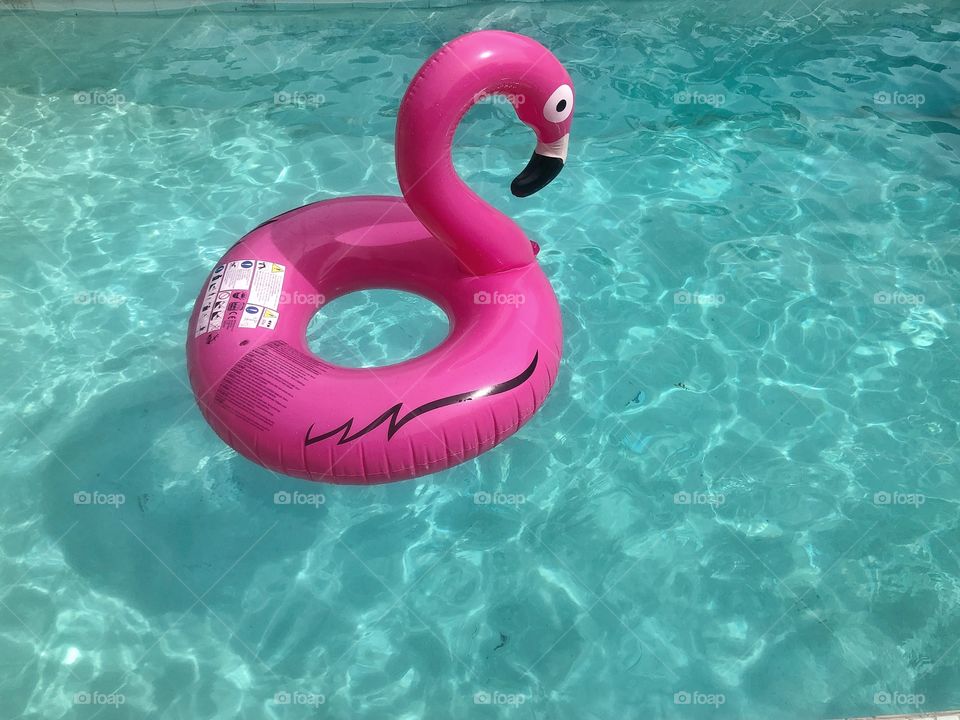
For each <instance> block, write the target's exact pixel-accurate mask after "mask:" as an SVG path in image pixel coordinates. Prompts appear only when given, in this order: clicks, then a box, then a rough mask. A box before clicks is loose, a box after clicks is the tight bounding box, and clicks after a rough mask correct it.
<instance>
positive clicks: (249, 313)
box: [240, 305, 263, 328]
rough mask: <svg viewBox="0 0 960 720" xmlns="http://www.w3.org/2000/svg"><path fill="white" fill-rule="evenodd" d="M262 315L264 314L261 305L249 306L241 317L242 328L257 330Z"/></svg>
mask: <svg viewBox="0 0 960 720" xmlns="http://www.w3.org/2000/svg"><path fill="white" fill-rule="evenodd" d="M261 314H263V308H262V307H260V306H259V305H247V306H246V307H245V308H244V309H243V315H241V316H240V327H242V328H255V327H256V326H257V323H258V322H260V315H261Z"/></svg>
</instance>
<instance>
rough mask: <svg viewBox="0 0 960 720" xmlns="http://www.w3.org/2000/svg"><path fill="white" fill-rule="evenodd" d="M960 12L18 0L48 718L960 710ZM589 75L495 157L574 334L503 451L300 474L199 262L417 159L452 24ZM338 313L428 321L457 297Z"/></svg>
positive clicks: (43, 694) (22, 594) (342, 321)
mask: <svg viewBox="0 0 960 720" xmlns="http://www.w3.org/2000/svg"><path fill="white" fill-rule="evenodd" d="M958 16H960V11H958V9H957V8H956V7H955V6H954V7H951V6H950V5H949V4H947V3H931V4H926V5H923V6H919V5H910V4H896V3H889V4H883V5H877V4H876V3H858V4H851V5H849V6H847V7H846V9H842V10H841V9H837V8H829V9H828V8H826V7H825V6H823V5H820V6H812V5H810V6H808V5H806V4H804V3H795V4H791V3H789V2H784V3H776V4H774V5H771V6H769V8H768V9H766V10H759V9H757V8H756V7H754V6H752V5H751V4H748V3H734V4H726V3H715V2H711V3H706V4H703V3H692V2H683V3H661V2H649V3H626V2H604V3H597V4H585V3H551V4H546V5H544V4H502V5H501V4H484V5H480V6H465V7H461V8H451V9H446V10H429V9H414V8H410V9H408V8H406V7H403V6H397V7H395V8H394V9H393V10H390V11H387V12H384V11H383V10H376V9H364V10H360V9H343V10H339V9H325V10H322V11H318V12H316V13H294V12H289V13H288V12H278V13H269V14H260V13H234V12H219V11H217V10H216V9H213V10H208V9H204V10H200V11H198V12H189V13H187V14H184V15H180V14H173V15H164V16H160V17H131V16H122V15H121V16H111V17H96V18H93V17H88V16H81V17H72V16H66V15H44V14H33V13H18V14H16V15H5V16H4V17H3V22H2V23H0V47H2V48H4V50H7V52H3V53H0V78H3V81H2V86H3V88H2V92H0V118H2V123H0V132H2V133H3V139H4V143H3V146H2V149H0V223H2V232H3V235H2V237H3V241H4V242H3V248H4V250H5V253H6V257H5V263H4V265H3V270H2V271H0V283H2V284H0V323H2V327H3V331H2V338H3V341H4V342H3V348H4V352H3V354H2V355H0V370H2V376H3V377H4V378H5V379H6V383H5V389H4V392H3V396H2V400H0V403H2V405H0V407H2V413H3V417H4V422H3V425H2V428H3V432H4V443H3V453H4V456H3V460H2V467H3V468H4V471H5V472H4V474H5V480H6V482H4V483H3V484H2V486H0V493H2V495H0V498H2V502H0V533H2V534H0V537H2V546H0V572H2V578H3V580H2V585H0V588H2V589H0V601H2V604H0V658H2V660H0V662H2V663H3V665H4V671H3V672H2V673H0V698H2V699H3V701H4V707H5V709H6V711H7V712H9V713H10V716H11V717H17V716H21V715H22V716H25V717H36V718H41V717H43V718H50V717H70V718H73V717H78V718H79V717H100V718H110V717H123V718H147V717H163V718H191V719H195V718H213V717H218V718H219V717H223V718H233V717H241V718H263V717H277V718H295V717H330V718H418V717H427V718H432V717H455V718H488V717H503V718H507V717H529V718H603V719H607V718H610V719H615V718H622V717H633V716H636V717H665V718H673V717H678V718H681V717H717V718H723V717H731V718H733V717H763V716H771V717H772V716H776V717H787V718H811V717H817V718H828V717H842V716H851V715H868V714H869V715H873V714H890V713H895V712H908V711H920V710H936V709H946V708H950V707H957V706H960V647H958V638H960V619H958V616H957V612H956V608H957V598H958V597H960V559H958V555H957V548H958V541H960V522H958V518H957V506H958V502H960V491H958V488H957V483H956V477H957V474H956V470H955V467H956V462H957V459H958V455H960V452H958V448H957V444H958V442H960V435H958V426H957V414H958V406H960V370H958V367H960V362H958V360H960V345H958V337H960V334H958V333H960V327H958V324H957V323H958V313H957V306H956V304H955V298H956V294H957V291H958V288H960V251H958V241H960V237H958V236H957V228H958V227H960V210H958V199H960V198H958V196H960V191H958V182H957V179H958V168H960V156H958V152H960V135H958V132H960V131H958V120H957V113H958V110H957V97H958V95H957V92H958V88H960V76H958V66H960V49H958V48H960V46H958V44H957V40H958V38H960V17H958ZM478 27H498V28H505V29H511V30H515V31H518V32H523V33H527V34H530V35H532V36H533V37H535V38H537V39H539V40H540V41H541V42H543V43H544V44H546V45H547V46H548V47H550V49H551V50H552V51H553V52H554V53H555V54H556V55H557V56H558V57H559V58H560V59H561V61H563V63H564V64H565V65H566V67H567V68H568V69H569V70H570V72H571V75H572V76H573V78H574V81H575V83H576V86H577V92H578V109H577V118H576V121H575V124H574V129H573V137H572V143H571V155H570V162H569V163H568V166H567V167H566V168H565V169H564V171H563V173H562V174H561V176H560V177H559V178H558V180H557V181H555V182H554V183H553V184H552V185H551V186H550V187H549V188H547V189H546V190H544V191H543V192H541V193H540V194H538V195H536V196H534V197H532V198H527V199H524V200H518V199H513V198H511V197H510V196H509V192H508V189H507V188H508V186H509V182H510V179H511V178H512V177H513V175H514V174H515V173H516V172H517V171H518V170H519V169H520V168H521V167H522V165H523V163H524V162H525V161H526V159H527V157H528V156H529V153H530V149H531V147H532V139H531V136H530V134H529V133H528V132H527V131H526V130H525V129H524V128H523V127H522V126H521V125H520V124H519V123H518V122H516V120H515V119H514V118H513V117H512V113H511V112H508V109H506V108H505V107H504V106H502V105H500V104H497V103H486V104H483V105H481V106H478V107H477V108H475V109H474V110H473V111H471V113H470V114H469V115H468V117H467V119H466V121H465V123H464V125H463V126H462V128H461V132H460V136H459V138H458V146H457V147H458V149H457V154H456V160H457V165H458V167H459V169H460V170H461V172H462V174H463V175H464V176H466V177H467V178H468V180H469V182H470V183H471V184H472V185H473V187H475V188H477V189H478V191H479V192H480V193H481V194H482V195H483V196H484V197H485V198H487V199H488V200H490V201H491V202H493V203H494V204H496V205H497V206H498V207H499V208H501V209H503V210H504V211H505V212H507V213H508V214H510V215H512V216H514V217H516V218H518V220H519V222H520V223H521V225H522V226H523V227H524V228H525V229H526V230H527V232H528V233H529V234H530V235H531V237H534V238H535V239H537V240H538V241H539V242H540V244H541V245H542V246H543V251H542V252H541V254H540V259H541V261H542V263H543V265H544V267H545V270H546V272H547V274H548V276H549V277H550V279H551V281H552V282H553V285H554V288H555V290H556V291H557V295H558V297H559V299H560V302H561V305H562V308H563V313H564V323H565V333H566V339H565V358H564V362H563V365H562V367H561V373H560V377H559V379H558V381H557V386H556V387H555V388H554V390H553V392H552V394H551V396H550V398H549V400H548V401H547V403H546V405H545V406H544V408H543V409H542V410H541V412H540V413H539V414H538V415H537V416H536V417H535V418H534V419H533V420H532V421H531V422H530V423H529V424H528V425H526V426H525V427H524V428H523V429H522V430H521V431H520V432H519V433H518V434H517V435H516V436H514V437H513V438H511V439H510V440H508V441H507V442H505V443H504V444H503V445H502V446H500V447H499V448H497V449H495V450H494V451H492V452H490V453H487V454H485V455H483V456H482V457H480V458H479V459H477V460H475V461H472V462H469V463H467V464H465V465H463V466H460V467H457V468H454V469H452V470H450V471H447V472H444V473H441V474H438V475H435V476H432V477H429V478H425V479H422V480H417V481H411V482H405V483H400V484H396V485H392V486H381V487H371V488H355V487H334V486H326V485H316V486H314V485H308V484H304V483H301V482H298V481H294V480H289V479H284V478H281V477H277V476H275V475H273V474H272V473H269V472H267V471H265V470H262V469H260V468H258V467H256V466H254V465H252V464H251V463H249V462H247V461H246V460H243V459H242V458H239V457H237V456H236V455H235V453H234V452H233V451H231V450H229V449H228V448H226V447H225V446H224V445H223V444H222V443H221V442H220V441H219V440H218V438H217V437H216V436H215V435H214V434H213V432H212V431H211V430H209V428H208V427H207V425H206V423H205V422H204V421H203V419H202V417H201V416H200V414H199V412H198V411H197V410H196V408H195V406H194V401H193V397H192V394H191V392H190V389H189V386H188V382H187V378H186V374H185V360H184V352H183V344H184V338H185V334H186V322H187V318H188V316H189V312H190V309H191V307H192V304H193V300H194V298H195V293H196V291H197V288H198V287H199V286H200V284H201V283H202V282H203V280H204V278H205V277H206V274H207V272H208V271H209V269H210V268H211V267H212V266H213V263H214V262H215V261H216V259H217V258H218V257H220V255H221V254H222V253H223V251H224V250H225V249H226V248H227V247H229V246H230V245H232V244H233V242H235V241H236V239H237V238H238V237H239V236H240V235H242V234H243V233H244V232H246V231H247V230H249V229H250V228H252V227H254V226H255V225H257V224H258V223H260V222H262V221H263V220H265V219H267V218H269V217H271V216H273V215H275V214H277V213H279V212H282V211H283V210H287V209H289V208H291V207H295V206H298V205H301V204H303V203H304V202H306V201H308V200H318V199H324V198H328V197H335V196H338V195H346V194H358V193H364V194H395V193H396V192H397V186H396V176H395V172H394V168H393V164H392V163H393V125H394V122H395V113H396V108H397V104H398V100H399V97H400V96H401V94H402V92H403V90H404V89H405V87H406V83H407V82H408V81H409V79H410V77H411V76H412V74H413V73H414V72H415V71H416V70H417V68H418V67H419V65H420V63H421V62H422V61H423V59H424V58H425V57H427V56H428V55H429V54H430V53H431V52H432V51H433V50H434V49H436V47H438V46H439V45H440V43H441V42H442V41H443V40H446V39H449V38H452V37H454V36H456V35H457V34H460V33H462V32H465V31H467V30H470V29H475V28H478ZM336 305H337V308H336V316H335V317H334V316H333V315H332V313H331V319H330V320H327V319H326V317H325V315H324V314H323V313H321V314H320V315H319V316H318V317H317V318H316V319H315V320H314V322H313V324H312V326H311V331H310V339H311V343H312V346H313V347H314V348H317V349H318V351H322V352H323V353H324V354H325V356H326V357H328V358H329V359H331V360H333V361H336V362H343V363H347V364H358V365H359V364H364V363H367V364H377V363H382V362H385V361H388V360H397V359H400V358H402V357H406V356H409V355H411V354H413V353H416V352H421V351H424V350H426V349H427V348H429V347H431V346H432V345H435V344H436V343H438V342H439V341H440V340H441V339H442V338H443V335H444V331H445V325H444V322H443V318H442V314H441V313H440V311H439V310H437V309H436V308H434V307H433V306H431V305H430V304H429V303H427V302H425V301H421V300H416V299H411V298H410V297H408V296H398V295H396V294H389V293H382V292H381V293H369V294H365V295H361V296H354V297H349V298H344V299H342V300H340V301H337V303H336Z"/></svg>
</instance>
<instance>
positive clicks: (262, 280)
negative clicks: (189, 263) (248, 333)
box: [194, 260, 286, 337]
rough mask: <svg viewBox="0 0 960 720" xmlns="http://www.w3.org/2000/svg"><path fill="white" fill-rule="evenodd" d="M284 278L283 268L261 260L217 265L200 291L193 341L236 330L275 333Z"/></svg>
mask: <svg viewBox="0 0 960 720" xmlns="http://www.w3.org/2000/svg"><path fill="white" fill-rule="evenodd" d="M285 274H286V266H284V265H280V264H278V263H275V262H269V261H265V260H233V261H231V262H229V263H226V264H223V265H218V266H217V267H216V268H214V270H213V273H211V275H210V279H209V280H208V281H207V286H206V288H205V289H204V294H203V301H202V303H201V305H200V313H199V315H198V316H197V326H196V328H195V330H194V337H199V336H200V335H203V334H204V333H206V332H214V331H216V330H234V329H236V328H257V327H260V328H264V329H266V330H273V329H275V328H276V327H277V323H278V322H279V320H280V313H279V311H278V310H279V307H280V299H281V298H282V297H283V278H284V275H285Z"/></svg>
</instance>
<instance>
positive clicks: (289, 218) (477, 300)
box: [187, 31, 573, 485]
mask: <svg viewBox="0 0 960 720" xmlns="http://www.w3.org/2000/svg"><path fill="white" fill-rule="evenodd" d="M572 88H573V83H572V81H571V80H570V77H569V75H568V74H567V72H566V71H565V70H564V69H563V67H562V66H561V65H560V63H559V62H558V61H557V59H556V58H555V57H554V56H553V55H552V54H551V53H550V52H549V51H548V50H547V49H546V48H544V47H543V46H542V45H540V44H538V43H537V42H535V41H533V40H531V39H530V38H527V37H524V36H522V35H516V34H513V33H507V32H500V31H480V32H475V33H470V34H467V35H464V36H462V37H460V38H457V39H456V40H454V41H452V42H450V43H448V44H447V45H445V46H443V47H442V48H441V49H440V50H438V51H437V52H436V53H435V54H434V55H433V56H432V57H431V58H430V59H429V60H428V61H427V62H426V63H425V64H424V66H423V67H422V68H421V69H420V71H419V72H418V73H417V75H416V76H415V77H414V79H413V81H412V82H411V84H410V87H409V89H408V90H407V93H406V95H405V96H404V98H403V101H402V103H401V105H400V111H399V115H398V119H397V134H396V162H397V173H398V177H399V181H400V187H401V190H402V191H403V197H402V198H401V197H381V196H357V197H346V198H339V199H334V200H326V201H322V202H317V203H313V204H310V205H306V206H304V207H300V208H297V209H295V210H291V211H289V212H286V213H284V214H282V215H279V216H277V217H275V218H273V219H272V220H268V221H267V222H265V223H263V224H262V225H260V226H259V227H257V228H256V229H254V230H253V231H251V232H250V233H248V234H247V235H245V236H244V237H243V238H241V239H240V240H239V241H238V242H237V244H236V245H234V246H233V247H232V248H231V249H230V250H229V251H228V252H227V253H226V255H224V256H223V257H222V258H221V259H220V261H219V262H218V263H217V264H216V266H215V268H214V270H213V272H212V273H211V274H210V276H209V277H208V279H207V282H206V284H205V285H204V286H203V288H202V289H201V291H200V295H199V297H198V298H197V302H196V305H195V307H194V310H193V314H192V316H191V319H190V328H189V334H188V339H187V364H188V368H189V373H190V381H191V384H192V386H193V390H194V394H195V395H196V399H197V403H198V405H199V407H200V409H201V411H202V412H203V415H204V417H206V419H207V420H208V422H209V423H210V425H211V426H212V427H213V428H214V430H215V431H216V432H217V434H219V435H220V437H221V438H223V440H224V441H226V442H227V444H229V445H230V446H231V447H233V448H234V449H236V450H237V451H238V452H239V453H241V454H242V455H244V456H246V457H247V458H249V459H251V460H253V461H255V462H257V463H259V464H261V465H263V466H265V467H267V468H270V469H272V470H275V471H277V472H281V473H285V474H287V475H292V476H295V477H300V478H305V479H308V480H317V481H326V482H334V483H354V484H365V485H369V484H375V483H384V482H391V481H394V480H403V479H406V478H411V477H416V476H420V475H424V474H427V473H431V472H436V471H439V470H443V469H445V468H448V467H451V466H453V465H456V464H457V463H460V462H463V461H465V460H468V459H470V458H473V457H475V456H477V455H479V454H480V453H482V452H485V451H486V450H489V449H490V448H492V447H493V446H494V445H496V444H497V443H499V442H500V441H502V440H503V439H505V438H506V437H508V436H509V435H511V434H512V433H514V432H515V431H516V430H517V428H519V427H520V426H521V425H522V424H523V423H524V422H526V421H527V420H529V419H530V418H531V417H532V416H533V414H534V413H535V412H536V411H537V409H538V408H539V407H540V405H541V404H542V403H543V401H544V399H545V398H546V396H547V393H548V392H549V391H550V388H551V387H552V385H553V382H554V380H555V379H556V376H557V369H558V365H559V362H560V353H561V345H562V329H561V323H560V309H559V307H558V305H557V300H556V297H555V296H554V293H553V289H552V288H551V286H550V282H549V281H548V280H547V278H546V276H545V275H544V273H543V271H542V270H541V269H540V266H539V264H538V262H537V260H536V245H534V244H533V243H532V242H531V241H530V240H528V239H527V238H526V236H525V235H524V233H523V231H522V230H521V229H520V228H519V227H518V226H517V225H516V224H515V223H514V222H513V221H512V220H510V219H509V218H507V217H506V216H505V215H503V214H502V213H500V212H498V211H497V210H495V209H494V208H493V207H491V206H490V205H488V204H487V203H486V202H484V201H483V200H481V199H480V198H479V196H477V195H476V194H474V193H473V192H472V191H470V190H469V189H468V188H467V186H466V185H465V184H464V183H463V181H462V180H461V179H460V178H459V176H458V175H457V174H456V172H455V170H454V168H453V163H452V159H451V143H452V140H453V136H454V132H455V130H456V127H457V125H458V124H459V122H460V119H461V118H462V117H463V115H464V113H466V111H467V110H468V109H469V108H470V106H471V105H473V104H474V103H475V102H476V101H477V100H478V99H480V98H482V97H484V96H485V95H489V94H499V95H505V96H506V97H507V98H508V99H509V100H510V102H511V103H512V104H513V106H514V108H515V110H516V112H517V115H518V116H519V117H520V119H521V120H522V121H523V122H524V123H526V124H527V125H529V126H531V127H532V128H533V130H534V131H535V133H536V135H537V148H536V150H535V152H534V154H533V156H532V157H531V159H530V162H529V163H528V164H527V167H526V168H525V169H524V171H523V172H522V173H521V174H520V175H518V176H517V178H516V179H515V180H514V181H513V184H512V186H511V188H512V191H513V193H514V194H515V195H518V196H525V195H529V194H531V193H532V192H536V191H537V190H538V189H540V188H541V187H543V186H544V185H546V184H547V183H548V182H550V180H552V179H553V178H554V177H555V176H556V175H557V173H558V172H559V171H560V169H561V168H562V167H563V162H564V160H565V158H566V150H567V139H568V137H569V132H570V125H571V122H572V117H571V115H572V111H573V89H572ZM371 288H388V289H396V290H404V291H408V292H412V293H416V294H418V295H421V296H423V297H425V298H427V299H429V300H431V301H433V302H434V303H436V304H437V305H439V306H440V307H441V308H442V309H443V310H444V311H445V312H446V314H447V317H448V319H449V321H450V332H449V334H448V336H447V338H446V339H445V340H444V342H443V343H442V344H440V345H439V346H438V347H436V348H434V349H433V350H431V351H430V352H428V353H426V354H425V355H422V356H420V357H417V358H414V359H412V360H408V361H406V362H402V363H398V364H395V365H389V366H385V367H376V368H346V367H341V366H338V365H333V364H331V363H328V362H325V361H324V360H323V359H321V358H320V357H317V356H316V355H314V354H313V353H312V352H311V350H310V349H309V347H308V346H307V343H306V328H307V324H308V322H309V321H310V319H311V317H312V316H313V315H314V313H315V312H316V311H317V310H318V309H319V307H320V306H321V304H322V303H324V302H329V301H330V300H332V299H334V298H336V297H339V296H341V295H344V294H346V293H350V292H354V291H357V290H364V289H371Z"/></svg>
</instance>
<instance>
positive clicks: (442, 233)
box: [396, 36, 534, 275]
mask: <svg viewBox="0 0 960 720" xmlns="http://www.w3.org/2000/svg"><path fill="white" fill-rule="evenodd" d="M467 37H469V36H467ZM484 55H485V54H484V53H471V48H470V47H469V44H467V43H459V44H458V42H457V41H454V42H453V43H450V44H448V45H446V46H444V47H443V48H441V49H440V50H439V51H438V52H437V53H436V54H435V55H434V56H433V57H432V58H431V59H430V60H428V61H427V63H426V64H425V65H424V66H423V67H422V68H421V69H420V71H419V72H418V73H417V75H416V76H415V77H414V79H413V81H412V82H411V83H410V87H409V88H408V90H407V93H406V95H404V98H403V101H402V102H401V104H400V111H399V114H398V117H397V136H396V160H397V176H398V179H399V181H400V188H401V190H402V191H403V196H404V199H405V200H406V202H407V204H408V205H409V206H410V209H411V210H412V211H413V212H414V214H416V216H417V217H418V218H419V220H420V222H422V223H423V225H424V226H425V227H426V228H427V229H428V230H429V231H430V232H431V233H433V235H434V236H435V237H437V238H438V239H439V240H441V241H442V242H443V243H445V244H446V245H447V247H449V248H450V249H451V250H452V251H453V253H454V254H455V255H456V256H457V258H458V260H459V261H460V264H461V266H462V267H463V269H464V270H465V271H466V272H467V273H469V274H472V275H487V274H490V273H495V272H502V271H504V270H510V269H513V268H517V267H523V266H525V265H528V264H530V263H531V262H534V252H533V248H532V246H531V243H530V241H529V240H528V239H527V237H526V235H525V234H524V233H523V230H521V229H520V227H519V226H517V224H516V223H515V222H513V220H511V219H510V218H508V217H507V216H506V215H504V214H503V213H501V212H500V211H499V210H496V209H495V208H494V207H493V206H491V205H490V204H489V203H487V202H485V201H484V200H483V199H482V198H481V197H480V196H479V195H477V194H476V193H475V192H473V191H472V190H471V189H470V188H469V187H468V186H467V185H466V183H464V182H463V180H461V179H460V176H459V175H457V172H456V170H455V169H454V167H453V157H452V148H453V138H454V135H455V133H456V130H457V126H458V125H459V124H460V120H461V119H462V118H463V116H464V115H465V114H466V113H467V111H468V110H469V109H470V107H471V106H473V105H474V103H476V102H477V100H478V99H480V98H482V97H483V96H485V95H492V94H506V95H510V94H516V95H517V96H519V97H522V96H523V92H524V90H525V89H526V88H524V87H523V86H522V85H521V83H519V82H515V81H512V80H511V79H510V78H511V77H522V73H523V67H522V64H521V63H522V58H518V59H517V62H516V63H511V62H510V58H509V57H506V58H505V57H504V55H503V53H497V55H496V57H486V58H485V57H484ZM486 55H489V53H486Z"/></svg>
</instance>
